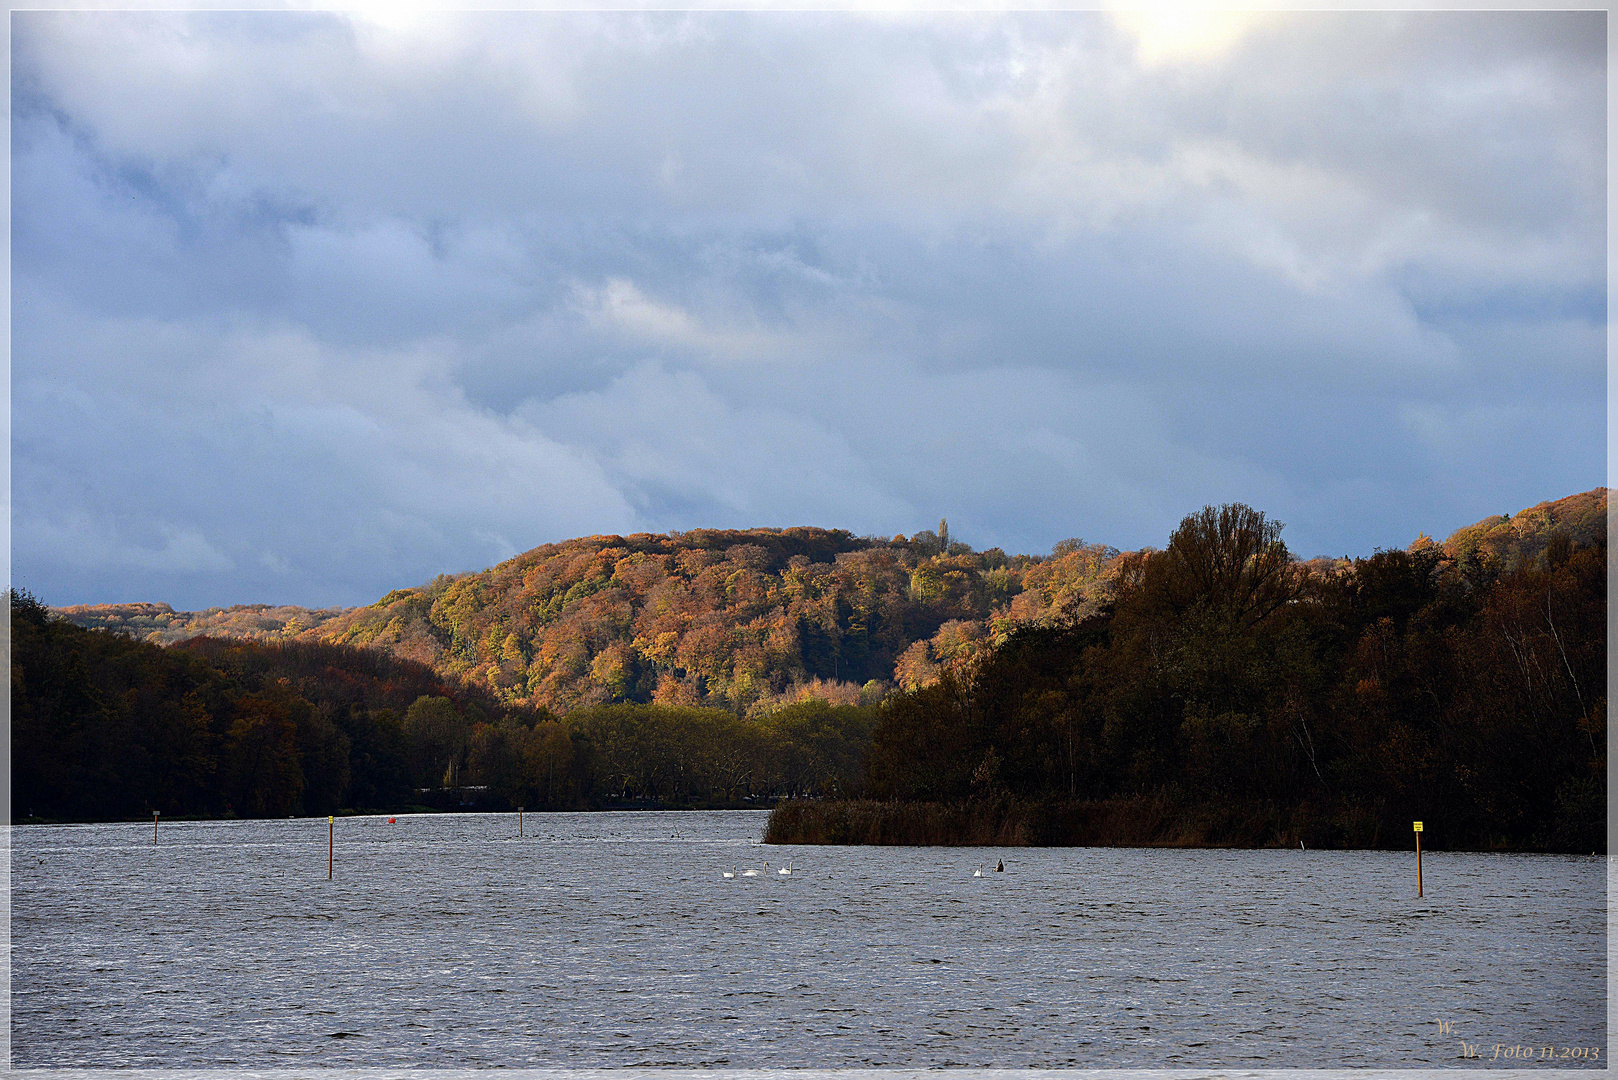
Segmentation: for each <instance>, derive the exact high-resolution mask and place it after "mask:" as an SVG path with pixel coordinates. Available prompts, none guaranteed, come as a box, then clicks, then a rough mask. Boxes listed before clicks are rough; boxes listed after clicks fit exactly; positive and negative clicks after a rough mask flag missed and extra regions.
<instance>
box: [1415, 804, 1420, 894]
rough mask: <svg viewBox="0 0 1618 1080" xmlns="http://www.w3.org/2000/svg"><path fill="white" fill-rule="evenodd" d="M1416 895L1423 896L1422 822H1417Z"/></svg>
mask: <svg viewBox="0 0 1618 1080" xmlns="http://www.w3.org/2000/svg"><path fill="white" fill-rule="evenodd" d="M1416 895H1417V896H1420V895H1421V822H1419V821H1418V822H1416Z"/></svg>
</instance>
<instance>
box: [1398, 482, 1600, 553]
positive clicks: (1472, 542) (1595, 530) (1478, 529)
mask: <svg viewBox="0 0 1618 1080" xmlns="http://www.w3.org/2000/svg"><path fill="white" fill-rule="evenodd" d="M1558 534H1561V535H1563V536H1566V537H1567V538H1568V540H1570V541H1571V542H1572V543H1573V544H1575V545H1578V546H1588V545H1592V544H1596V543H1604V542H1605V541H1606V537H1607V489H1606V488H1596V489H1595V490H1593V491H1586V492H1583V493H1581V494H1578V495H1569V496H1568V497H1567V498H1565V499H1557V500H1556V501H1554V502H1542V503H1540V504H1539V505H1537V506H1530V507H1529V508H1528V509H1526V510H1519V511H1518V512H1517V513H1515V514H1513V515H1510V516H1507V515H1505V514H1502V515H1500V516H1499V517H1489V518H1484V519H1483V520H1482V521H1480V522H1478V523H1477V524H1476V525H1468V526H1466V527H1465V528H1464V529H1456V530H1455V531H1454V532H1453V533H1451V534H1450V536H1449V539H1447V540H1445V541H1444V542H1443V543H1442V544H1440V545H1438V546H1439V547H1440V549H1441V550H1442V551H1443V554H1444V556H1445V557H1446V558H1450V559H1465V558H1470V557H1474V556H1479V555H1481V556H1483V557H1485V558H1492V559H1496V560H1498V561H1499V563H1500V569H1501V570H1503V571H1505V572H1507V573H1509V572H1511V571H1513V570H1516V569H1517V568H1518V567H1519V566H1522V565H1523V564H1524V563H1527V562H1531V561H1532V560H1534V559H1535V558H1538V557H1539V555H1540V554H1541V553H1543V552H1544V550H1545V548H1546V546H1547V545H1548V544H1549V543H1550V540H1551V537H1552V536H1555V535H1558ZM1433 543H1434V541H1433V540H1431V539H1429V538H1427V537H1425V536H1424V537H1418V538H1417V540H1416V542H1415V543H1414V544H1411V545H1410V549H1411V550H1412V551H1414V550H1416V549H1417V548H1418V547H1425V546H1427V545H1430V544H1433Z"/></svg>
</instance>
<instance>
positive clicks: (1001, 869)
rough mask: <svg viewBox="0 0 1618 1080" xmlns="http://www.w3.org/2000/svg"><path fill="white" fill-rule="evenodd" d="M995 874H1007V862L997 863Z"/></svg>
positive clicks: (1002, 860)
mask: <svg viewBox="0 0 1618 1080" xmlns="http://www.w3.org/2000/svg"><path fill="white" fill-rule="evenodd" d="M994 872H995V873H997V874H1003V873H1005V872H1006V860H1004V859H1001V860H1000V861H999V862H997V863H995V864H994Z"/></svg>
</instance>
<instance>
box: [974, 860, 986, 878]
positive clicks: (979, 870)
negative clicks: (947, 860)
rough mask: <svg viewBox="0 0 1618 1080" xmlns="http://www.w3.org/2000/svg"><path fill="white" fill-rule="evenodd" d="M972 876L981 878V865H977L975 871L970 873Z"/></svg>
mask: <svg viewBox="0 0 1618 1080" xmlns="http://www.w3.org/2000/svg"><path fill="white" fill-rule="evenodd" d="M972 876H973V877H982V876H983V864H981V863H979V864H978V868H977V869H976V870H974V871H972Z"/></svg>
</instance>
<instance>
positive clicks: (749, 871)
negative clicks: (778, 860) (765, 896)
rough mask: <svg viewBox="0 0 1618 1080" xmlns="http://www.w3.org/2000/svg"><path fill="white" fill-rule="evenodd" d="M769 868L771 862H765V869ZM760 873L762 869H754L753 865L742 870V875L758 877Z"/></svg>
mask: <svg viewBox="0 0 1618 1080" xmlns="http://www.w3.org/2000/svg"><path fill="white" fill-rule="evenodd" d="M769 868H770V864H769V863H765V864H764V869H765V870H768V869H769ZM760 873H761V871H758V870H754V869H752V868H751V867H749V868H748V869H746V870H743V871H742V877H758V875H759V874H760Z"/></svg>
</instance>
